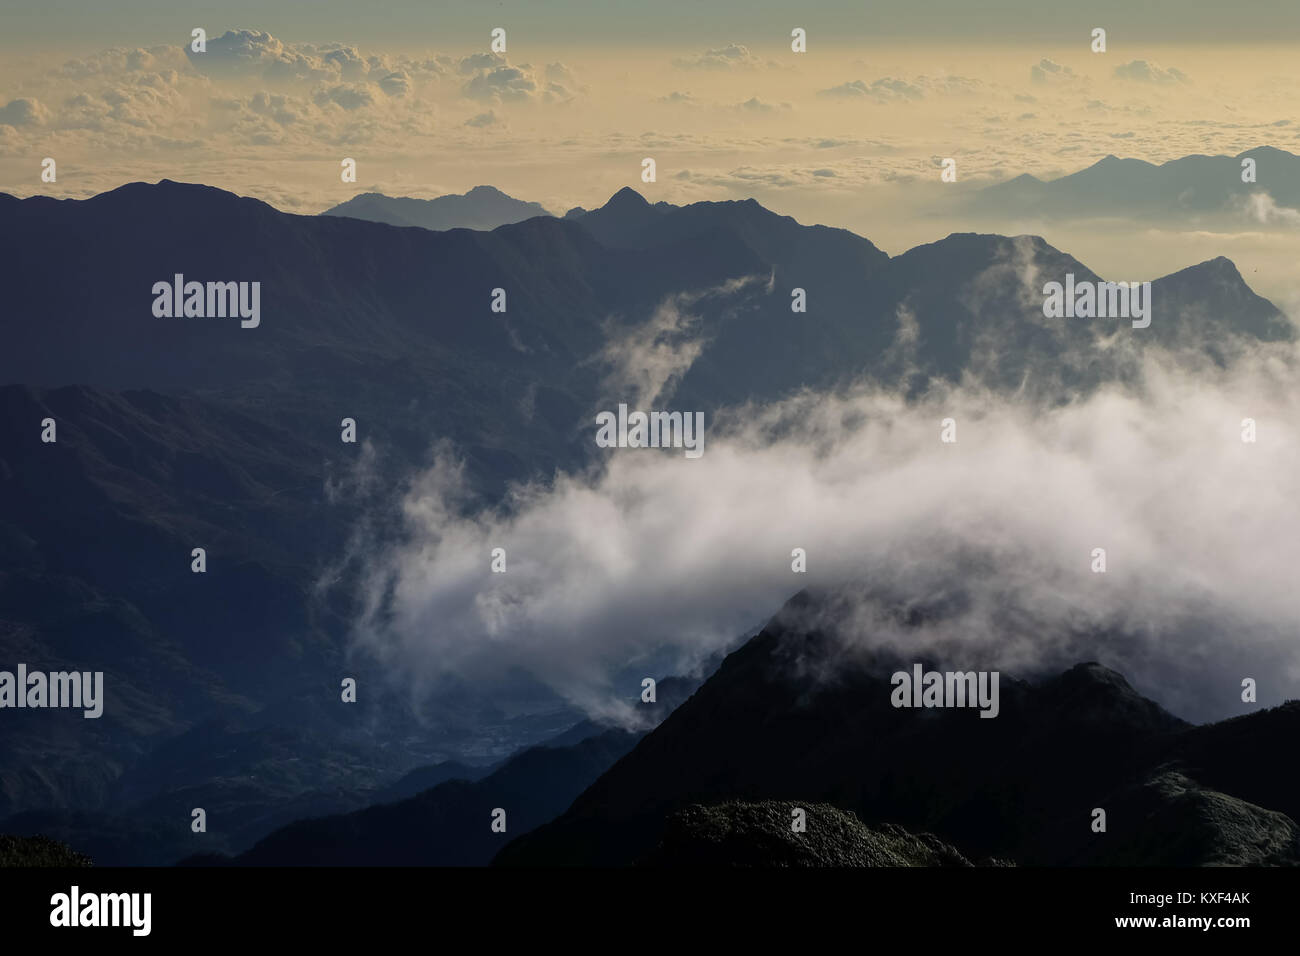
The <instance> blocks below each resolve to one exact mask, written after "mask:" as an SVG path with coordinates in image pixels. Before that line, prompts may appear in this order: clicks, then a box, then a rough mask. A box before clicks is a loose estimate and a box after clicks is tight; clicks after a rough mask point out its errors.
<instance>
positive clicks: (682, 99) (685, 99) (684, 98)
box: [659, 90, 699, 104]
mask: <svg viewBox="0 0 1300 956" xmlns="http://www.w3.org/2000/svg"><path fill="white" fill-rule="evenodd" d="M659 102H660V103H682V104H694V103H698V102H699V100H697V99H696V98H695V97H694V96H692V95H691V94H690V93H681V92H678V91H677V90H673V92H671V93H669V94H668V95H667V96H661V97H659Z"/></svg>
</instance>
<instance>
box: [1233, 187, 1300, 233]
mask: <svg viewBox="0 0 1300 956" xmlns="http://www.w3.org/2000/svg"><path fill="white" fill-rule="evenodd" d="M1241 203H1242V207H1243V209H1244V211H1245V213H1246V215H1247V216H1249V217H1250V218H1251V219H1253V220H1254V221H1255V222H1259V223H1263V224H1265V225H1273V224H1280V225H1284V226H1300V209H1290V208H1288V207H1286V206H1279V205H1278V204H1277V203H1276V202H1275V201H1274V199H1273V197H1272V196H1270V195H1269V194H1268V193H1266V192H1251V193H1248V194H1247V195H1246V196H1244V197H1242V199H1241Z"/></svg>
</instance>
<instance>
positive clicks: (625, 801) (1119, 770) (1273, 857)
mask: <svg viewBox="0 0 1300 956" xmlns="http://www.w3.org/2000/svg"><path fill="white" fill-rule="evenodd" d="M830 607H832V605H830V604H827V603H826V599H824V598H822V597H814V596H810V595H807V594H801V595H799V596H798V597H796V599H794V600H793V601H792V602H791V603H790V604H789V605H787V607H786V608H785V609H784V610H783V612H782V613H781V614H779V615H778V616H777V617H776V618H774V619H773V621H772V622H771V623H770V624H769V625H768V627H767V628H766V629H764V631H763V632H762V633H760V634H759V635H758V636H757V637H755V638H753V639H752V640H751V641H750V642H749V643H748V644H746V645H745V646H744V647H742V648H741V649H739V650H737V651H736V652H734V653H733V654H732V655H731V656H729V657H728V658H727V659H726V660H725V661H724V663H723V665H722V667H721V668H720V669H719V670H718V671H717V673H716V674H714V676H713V677H712V678H710V679H709V680H708V681H707V682H706V683H705V684H704V686H703V687H702V688H701V689H700V690H699V691H698V692H697V693H696V694H695V695H694V696H693V697H692V698H691V699H690V700H689V701H687V702H686V703H685V704H683V705H682V707H680V708H679V709H678V710H677V711H676V712H674V713H673V714H672V715H671V716H670V717H669V718H668V719H667V720H666V721H665V722H664V723H663V724H661V725H660V726H659V727H658V728H657V729H656V730H655V731H653V732H652V733H651V734H650V735H649V736H647V737H646V738H645V739H644V740H642V741H641V742H640V743H639V744H638V745H637V747H636V748H635V749H634V750H633V751H632V752H631V753H630V754H628V756H626V757H625V758H623V759H622V760H621V761H619V762H618V763H617V764H615V765H614V766H613V767H612V768H611V769H610V770H609V771H608V772H607V773H606V774H604V776H602V777H601V778H600V779H599V780H598V781H596V783H595V784H593V785H592V786H591V787H590V788H589V789H588V790H587V791H586V792H585V793H584V794H583V795H582V796H581V797H580V798H579V799H578V800H576V801H575V802H574V804H573V806H572V807H570V808H569V810H568V811H567V812H566V813H565V814H564V815H562V816H561V817H560V818H558V819H557V820H556V821H554V822H553V823H551V824H548V825H547V826H544V827H541V828H539V829H538V830H537V831H536V832H534V833H532V834H530V835H527V836H524V837H522V838H520V839H518V840H515V841H514V842H512V843H511V844H510V845H509V846H508V847H506V848H505V849H504V850H503V851H502V852H501V853H500V854H499V855H498V856H497V858H496V861H495V862H496V863H497V864H500V865H555V864H567V865H572V864H582V865H620V864H621V865H626V864H630V863H633V862H635V861H637V860H639V859H641V858H643V857H644V856H645V855H646V854H648V853H649V852H650V851H651V850H652V849H653V848H654V847H655V845H656V843H657V842H658V841H659V839H660V838H661V834H662V833H663V832H664V827H665V825H666V822H667V821H668V819H669V818H670V817H671V816H672V814H674V813H676V812H678V811H681V810H683V809H684V808H686V807H689V806H690V805H692V804H705V805H708V804H714V803H718V802H725V801H728V800H775V801H787V802H794V803H795V804H797V805H804V803H803V801H808V802H826V803H830V804H832V805H834V806H836V807H839V808H841V809H844V810H846V811H850V812H852V813H854V814H856V815H857V816H858V817H859V818H860V819H861V820H863V821H864V822H866V823H867V824H868V825H869V826H876V825H878V824H883V823H893V824H899V825H901V826H903V827H906V828H907V829H909V830H912V831H918V830H924V831H927V832H931V833H934V834H935V835H936V836H937V837H938V838H939V839H941V840H944V841H948V842H950V843H952V844H953V845H955V846H957V847H960V848H961V849H962V851H963V853H965V854H967V855H970V854H975V855H976V856H981V857H983V856H991V857H997V858H1002V859H1009V860H1014V861H1016V862H1020V863H1027V864H1068V863H1074V864H1078V863H1121V864H1124V863H1127V864H1133V863H1143V864H1146V865H1153V864H1160V863H1169V864H1175V863H1178V864H1187V863H1214V862H1222V861H1225V860H1232V859H1238V860H1256V861H1263V860H1268V861H1269V862H1285V861H1287V860H1289V859H1291V858H1292V857H1293V856H1294V855H1295V849H1296V848H1295V847H1294V845H1293V842H1292V843H1290V844H1289V843H1288V841H1289V840H1291V841H1293V838H1294V835H1295V833H1296V832H1297V831H1296V829H1295V825H1294V823H1293V822H1292V820H1293V819H1294V818H1292V817H1288V816H1286V814H1287V813H1288V812H1290V813H1294V812H1295V809H1294V808H1295V804H1296V800H1297V798H1298V797H1300V775H1297V774H1296V773H1294V772H1292V771H1285V772H1283V773H1281V774H1276V776H1277V777H1280V779H1276V780H1275V783H1274V784H1273V787H1272V792H1270V793H1268V794H1267V796H1269V797H1270V798H1271V799H1272V800H1273V802H1271V803H1269V804H1267V806H1268V808H1269V809H1263V808H1262V807H1260V806H1251V805H1250V804H1249V803H1247V802H1246V801H1252V800H1256V799H1258V797H1256V796H1255V792H1257V790H1258V788H1259V787H1262V786H1264V784H1263V782H1262V779H1261V781H1260V783H1259V784H1258V785H1251V784H1249V782H1248V781H1247V782H1244V783H1243V782H1240V781H1239V782H1237V783H1236V784H1234V785H1232V786H1227V785H1222V784H1217V786H1220V787H1221V788H1222V792H1216V791H1215V790H1214V789H1213V788H1212V787H1209V786H1203V785H1201V784H1200V783H1198V782H1197V779H1199V778H1200V777H1202V776H1204V778H1205V779H1206V780H1207V781H1209V780H1222V779H1223V775H1222V774H1217V775H1216V774H1215V773H1213V771H1212V769H1211V768H1212V767H1213V765H1214V763H1215V762H1222V761H1223V760H1229V759H1233V756H1234V754H1237V753H1239V750H1238V749H1237V748H1234V747H1222V746H1207V745H1206V744H1205V739H1206V735H1213V734H1215V733H1216V731H1215V730H1214V728H1197V729H1192V728H1190V727H1189V725H1187V724H1186V723H1185V722H1183V721H1181V720H1179V719H1178V718H1175V717H1173V716H1172V715H1170V714H1168V713H1166V712H1165V711H1164V710H1162V709H1161V708H1160V707H1159V706H1158V705H1156V704H1155V703H1153V702H1151V701H1149V700H1146V699H1144V698H1143V697H1141V696H1140V695H1139V694H1137V693H1136V692H1135V691H1134V690H1133V688H1132V687H1130V686H1129V685H1128V684H1127V682H1125V681H1124V680H1123V678H1122V677H1120V676H1119V675H1118V674H1115V673H1114V672H1113V671H1109V670H1107V669H1106V668H1104V667H1101V666H1100V665H1097V664H1081V665H1078V666H1076V667H1074V668H1072V669H1070V670H1068V671H1066V672H1065V673H1063V674H1060V675H1059V676H1056V677H1053V678H1049V679H1046V680H1043V681H1041V682H1040V683H1037V684H1027V683H1024V682H1021V681H1016V680H1012V679H1008V675H1006V674H1003V675H1002V682H1001V683H1002V687H1001V710H1000V713H999V714H998V716H997V717H996V718H995V719H992V720H986V719H981V718H980V716H979V715H978V713H976V712H973V711H971V710H962V709H937V710H922V711H916V710H912V709H906V708H901V709H900V708H894V707H893V706H891V703H890V695H891V686H890V683H889V680H888V675H889V674H890V673H891V672H892V671H893V669H894V668H895V667H898V666H900V665H901V666H906V665H905V664H904V662H902V661H897V660H891V659H889V658H885V657H881V656H879V655H863V654H861V653H859V652H853V651H851V650H850V649H849V648H848V647H847V646H846V645H845V644H844V643H843V641H842V639H841V638H840V637H838V636H835V635H833V634H832V633H829V632H826V631H824V630H822V629H821V626H820V625H816V626H812V627H811V628H810V626H809V624H808V623H807V622H809V621H814V620H821V621H823V622H824V621H825V619H826V614H827V611H828V608H830ZM1279 710H1282V709H1280V708H1279ZM1247 719H1248V720H1250V721H1252V722H1253V726H1254V727H1255V728H1257V729H1258V728H1260V727H1261V725H1270V724H1274V723H1277V722H1278V721H1279V720H1285V722H1286V726H1288V727H1290V728H1291V729H1293V730H1294V729H1296V719H1297V718H1296V715H1295V714H1294V713H1292V714H1291V715H1289V716H1279V714H1278V713H1277V712H1276V711H1271V712H1264V713H1261V714H1258V715H1255V716H1253V717H1251V718H1247ZM1215 726H1219V725H1215ZM1161 767H1163V768H1164V769H1163V770H1157V769H1156V768H1161ZM1180 767H1181V768H1182V769H1181V770H1180V771H1178V772H1179V773H1181V774H1182V775H1181V776H1179V775H1175V776H1170V775H1169V773H1170V772H1171V771H1173V770H1175V769H1177V768H1180ZM1274 769H1275V773H1276V767H1275V768H1274ZM1153 774H1155V776H1153ZM1159 774H1164V775H1163V776H1160V775H1159ZM1263 776H1264V774H1263V773H1257V774H1256V777H1257V778H1262V777H1263ZM1193 778H1196V779H1193ZM1096 807H1101V808H1103V809H1107V811H1108V820H1109V829H1108V831H1107V832H1106V833H1104V834H1097V833H1094V832H1093V831H1092V830H1091V827H1090V821H1091V816H1090V814H1091V813H1092V811H1093V809H1094V808H1096ZM1153 815H1154V816H1155V817H1157V818H1160V819H1161V820H1162V821H1163V822H1162V823H1161V827H1162V829H1161V831H1160V832H1162V833H1168V834H1172V833H1173V832H1175V831H1176V830H1177V831H1179V832H1183V833H1184V834H1185V836H1186V838H1185V839H1184V840H1182V841H1181V842H1179V843H1174V842H1172V841H1171V840H1168V839H1166V840H1163V841H1161V840H1156V839H1153V838H1150V836H1149V833H1150V831H1151V825H1150V823H1149V820H1150V818H1152V817H1153ZM1173 815H1176V817H1177V819H1178V820H1179V821H1180V822H1179V823H1177V825H1174V824H1170V823H1168V822H1167V818H1169V817H1171V816H1173Z"/></svg>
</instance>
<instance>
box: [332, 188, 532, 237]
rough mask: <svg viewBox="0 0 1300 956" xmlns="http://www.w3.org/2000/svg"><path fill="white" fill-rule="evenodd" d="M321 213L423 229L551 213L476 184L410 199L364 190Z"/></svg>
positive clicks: (484, 225)
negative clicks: (459, 192)
mask: <svg viewBox="0 0 1300 956" xmlns="http://www.w3.org/2000/svg"><path fill="white" fill-rule="evenodd" d="M321 215H322V216H346V217H348V218H350V219H366V220H369V221H370V222H382V223H387V224H388V225H390V226H419V227H420V228H422V229H437V230H443V229H495V228H496V227H497V226H504V225H506V224H507V223H512V222H522V221H523V220H525V219H531V218H533V217H534V216H549V215H550V213H549V212H547V211H546V209H544V208H543V207H542V206H541V205H540V204H538V203H535V202H524V201H523V200H520V199H514V198H512V197H510V196H507V195H506V194H505V193H503V192H502V191H501V190H499V189H496V188H494V187H492V186H475V187H474V188H473V189H471V190H470V191H469V192H467V193H465V194H463V195H459V196H456V195H451V196H439V197H438V198H437V199H411V198H409V197H396V196H385V195H383V194H382V193H362V194H361V195H359V196H353V197H352V198H351V199H349V200H347V201H346V202H341V203H339V204H338V205H337V206H334V207H333V208H330V209H327V210H325V211H324V212H323V213H321Z"/></svg>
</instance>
